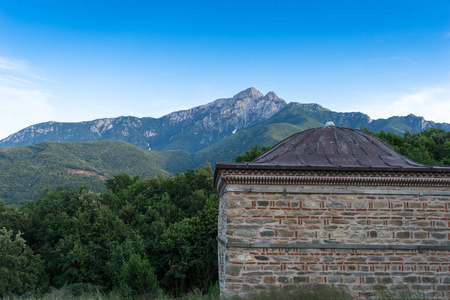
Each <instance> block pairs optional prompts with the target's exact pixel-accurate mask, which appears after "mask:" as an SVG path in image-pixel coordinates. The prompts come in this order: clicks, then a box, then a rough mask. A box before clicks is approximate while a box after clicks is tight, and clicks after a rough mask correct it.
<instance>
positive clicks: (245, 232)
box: [234, 229, 256, 237]
mask: <svg viewBox="0 0 450 300" xmlns="http://www.w3.org/2000/svg"><path fill="white" fill-rule="evenodd" d="M234 234H235V235H237V236H245V237H252V236H256V231H255V230H245V229H239V230H236V231H235V232H234Z"/></svg>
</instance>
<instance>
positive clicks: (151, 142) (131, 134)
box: [0, 88, 450, 153]
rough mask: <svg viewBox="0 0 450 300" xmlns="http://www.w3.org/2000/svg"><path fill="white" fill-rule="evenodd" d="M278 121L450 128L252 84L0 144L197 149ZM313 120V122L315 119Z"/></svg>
mask: <svg viewBox="0 0 450 300" xmlns="http://www.w3.org/2000/svg"><path fill="white" fill-rule="evenodd" d="M279 114H281V115H280V116H284V117H285V119H283V118H280V117H279V118H277V122H279V123H288V124H294V123H295V124H296V123H298V122H296V119H297V118H299V116H303V117H308V118H309V119H308V122H309V123H310V126H303V127H305V128H307V127H311V126H313V125H312V124H313V123H314V126H320V125H321V124H324V123H326V122H327V121H330V120H331V121H333V122H334V123H335V124H336V125H337V126H342V127H349V128H355V129H360V128H366V127H367V128H368V129H369V130H372V131H377V132H378V131H380V130H385V131H387V132H393V133H397V134H403V133H404V132H405V131H409V132H414V133H417V132H420V131H423V130H425V129H427V128H429V127H436V128H442V129H444V130H446V131H449V130H450V124H448V123H435V122H432V121H427V120H425V119H424V118H423V117H417V116H414V115H412V114H410V115H408V116H404V117H398V116H395V117H391V118H388V119H377V120H372V119H371V118H370V117H369V116H368V115H366V114H363V113H360V112H351V113H340V112H334V111H331V110H329V109H327V108H324V107H322V106H320V105H319V104H314V103H311V104H303V103H296V102H291V103H289V104H287V103H286V102H285V101H284V100H283V99H281V98H279V97H278V96H277V95H276V94H275V93H274V92H269V93H268V94H266V95H263V94H262V93H261V92H260V91H258V90H256V89H255V88H248V89H246V90H244V91H242V92H240V93H238V94H236V95H235V96H234V97H232V98H222V99H217V100H215V101H213V102H210V103H208V104H205V105H202V106H197V107H194V108H191V109H188V110H182V111H176V112H172V113H170V114H168V115H165V116H163V117H161V118H151V117H145V118H137V117H132V116H126V117H125V116H121V117H117V118H106V119H98V120H93V121H84V122H78V123H63V122H45V123H40V124H36V125H32V126H29V127H26V128H24V129H22V130H20V131H19V132H17V133H15V134H12V135H10V136H8V137H6V138H5V139H3V140H0V148H7V147H14V146H28V145H34V144H38V143H41V142H86V141H99V140H111V141H123V142H128V143H130V144H133V145H135V146H137V147H140V148H143V149H147V150H150V149H151V150H157V151H163V150H178V149H180V150H184V151H187V152H190V153H195V152H197V151H200V150H202V149H206V148H208V147H209V146H211V145H214V144H215V143H217V142H219V141H221V140H223V139H226V138H227V137H230V136H232V135H233V134H235V133H236V132H239V131H241V130H245V129H248V128H251V127H253V126H256V125H258V124H262V123H263V122H265V121H266V120H268V119H270V118H272V117H274V116H276V115H279ZM312 121H315V122H312Z"/></svg>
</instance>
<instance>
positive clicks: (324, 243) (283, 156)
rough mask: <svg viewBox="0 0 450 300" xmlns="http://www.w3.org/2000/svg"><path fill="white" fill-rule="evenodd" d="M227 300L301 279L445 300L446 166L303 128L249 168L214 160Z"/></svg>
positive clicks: (360, 291) (369, 141) (350, 133)
mask: <svg viewBox="0 0 450 300" xmlns="http://www.w3.org/2000/svg"><path fill="white" fill-rule="evenodd" d="M214 180H215V186H216V188H217V191H218V192H219V195H220V211H219V230H218V231H219V232H218V238H217V239H218V243H219V244H218V245H219V265H220V267H219V278H220V287H221V292H222V293H223V294H233V293H244V294H245V293H247V292H249V291H252V290H256V291H258V290H264V289H267V288H268V286H271V285H272V286H285V285H297V284H303V283H320V284H329V285H333V286H335V287H343V288H348V289H349V291H350V292H351V293H352V294H354V295H355V296H357V297H371V296H373V295H375V294H376V293H377V292H378V291H379V290H382V289H385V288H389V289H390V290H396V289H402V288H409V289H410V290H413V291H414V290H416V289H420V290H422V291H423V292H424V293H425V294H426V295H427V296H429V297H437V298H450V271H449V265H450V255H449V254H450V242H449V237H450V231H449V229H450V210H449V209H450V207H449V206H450V203H449V200H450V167H438V166H426V165H422V164H418V163H416V162H413V161H411V160H410V159H408V158H406V157H404V156H402V155H400V154H399V153H397V152H396V151H394V150H393V149H392V148H391V147H390V146H388V145H387V144H385V143H384V142H382V141H381V140H379V139H377V138H375V137H373V136H371V135H369V134H366V133H364V132H362V131H359V130H353V129H348V128H339V127H333V126H327V127H323V128H315V129H310V130H306V131H303V132H299V133H297V134H294V135H292V136H291V137H289V138H287V139H285V140H284V141H282V142H280V143H278V144H277V145H275V146H274V147H273V148H272V149H271V150H269V151H268V152H267V153H265V154H264V155H262V156H260V157H258V158H257V159H255V160H254V161H253V162H250V163H217V164H216V168H215V175H214Z"/></svg>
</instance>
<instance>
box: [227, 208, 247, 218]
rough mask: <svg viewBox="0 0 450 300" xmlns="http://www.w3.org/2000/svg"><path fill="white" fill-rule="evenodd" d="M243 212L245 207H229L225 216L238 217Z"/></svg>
mask: <svg viewBox="0 0 450 300" xmlns="http://www.w3.org/2000/svg"><path fill="white" fill-rule="evenodd" d="M244 213H245V208H242V207H240V208H231V209H228V211H227V216H229V217H239V216H242V215H243V214H244Z"/></svg>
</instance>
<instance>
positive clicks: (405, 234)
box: [397, 231, 411, 239]
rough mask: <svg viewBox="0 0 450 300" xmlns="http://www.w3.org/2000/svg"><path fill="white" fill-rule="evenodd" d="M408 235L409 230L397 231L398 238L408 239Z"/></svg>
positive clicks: (409, 235) (409, 233)
mask: <svg viewBox="0 0 450 300" xmlns="http://www.w3.org/2000/svg"><path fill="white" fill-rule="evenodd" d="M410 237H411V232H409V231H400V232H397V238H399V239H409V238H410Z"/></svg>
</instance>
